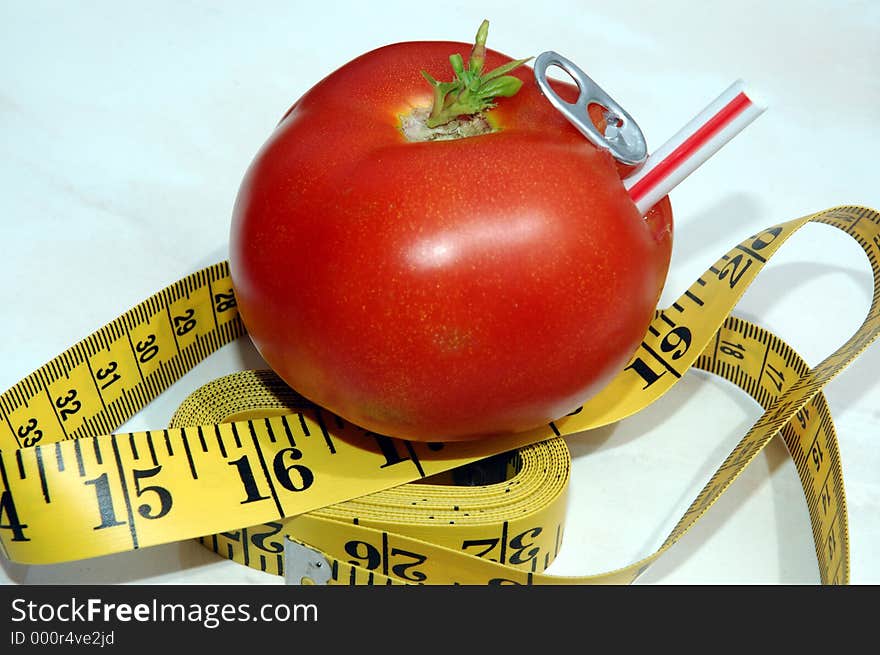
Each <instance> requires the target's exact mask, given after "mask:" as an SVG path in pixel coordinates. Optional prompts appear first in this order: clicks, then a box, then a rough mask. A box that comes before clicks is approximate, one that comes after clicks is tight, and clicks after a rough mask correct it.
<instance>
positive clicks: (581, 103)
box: [534, 50, 648, 166]
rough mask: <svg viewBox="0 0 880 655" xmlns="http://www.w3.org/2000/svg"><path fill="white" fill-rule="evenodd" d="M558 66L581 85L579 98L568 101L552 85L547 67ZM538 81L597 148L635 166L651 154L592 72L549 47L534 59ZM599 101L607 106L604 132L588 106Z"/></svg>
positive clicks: (621, 110)
mask: <svg viewBox="0 0 880 655" xmlns="http://www.w3.org/2000/svg"><path fill="white" fill-rule="evenodd" d="M550 66H558V67H559V68H561V69H562V70H564V71H565V72H566V73H568V74H569V75H571V77H572V79H574V81H575V82H576V83H577V86H578V91H579V94H578V98H577V101H576V102H574V103H570V102H566V101H565V100H563V99H562V98H560V97H559V95H558V94H557V93H556V92H555V91H554V90H553V89H552V88H551V87H550V82H549V81H548V80H547V69H548V68H550ZM534 70H535V81H537V83H538V87H540V89H541V91H542V93H543V94H544V95H545V96H546V97H547V99H548V100H549V101H550V104H552V105H553V106H554V107H556V109H558V110H559V111H560V112H561V113H562V115H563V116H565V117H566V118H567V119H568V120H569V121H570V122H571V123H572V124H573V125H574V126H575V127H576V128H577V129H578V130H579V131H580V133H581V134H583V135H584V136H585V137H587V138H588V139H589V140H590V141H591V142H592V143H593V144H594V145H595V146H596V147H598V148H602V149H603V150H607V151H609V152H610V153H611V154H612V155H613V156H614V158H615V159H616V160H617V161H619V162H620V163H622V164H627V165H630V166H636V165H639V164H641V163H643V162H644V161H645V159H646V158H647V157H648V145H647V143H646V142H645V136H644V135H643V134H642V130H641V128H639V126H638V124H637V123H636V122H635V121H634V120H633V118H632V116H630V115H629V114H628V113H627V111H626V110H625V109H624V108H623V107H621V106H620V105H619V104H617V102H616V101H615V100H614V98H612V97H611V96H609V95H608V94H607V93H606V92H605V90H604V89H603V88H602V87H600V86H599V85H598V84H596V83H595V82H594V81H593V80H592V79H590V77H589V75H587V74H586V73H585V72H584V71H582V70H581V69H580V68H578V67H577V66H576V65H575V64H574V63H572V62H571V61H569V60H568V59H566V58H565V57H563V56H562V55H560V54H558V53H556V52H553V51H552V50H548V51H547V52H542V53H541V54H540V55H538V57H537V58H536V59H535V65H534ZM594 103H595V104H597V105H600V106H602V107H603V108H604V109H605V119H606V122H607V123H608V126H607V127H606V128H605V134H602V133H601V132H599V130H597V129H596V126H595V125H593V121H591V120H590V115H589V113H588V107H589V105H591V104H594Z"/></svg>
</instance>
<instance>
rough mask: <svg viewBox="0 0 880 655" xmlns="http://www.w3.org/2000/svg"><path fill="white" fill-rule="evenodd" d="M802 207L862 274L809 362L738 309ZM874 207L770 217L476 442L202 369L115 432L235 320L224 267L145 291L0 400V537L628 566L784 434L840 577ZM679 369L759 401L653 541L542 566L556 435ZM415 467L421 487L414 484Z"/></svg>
mask: <svg viewBox="0 0 880 655" xmlns="http://www.w3.org/2000/svg"><path fill="white" fill-rule="evenodd" d="M810 222H819V223H824V224H827V225H830V226H833V227H835V228H838V229H840V230H843V231H844V232H846V233H847V234H848V235H850V236H851V237H852V238H854V239H855V240H856V241H857V242H858V243H859V245H861V247H862V248H863V250H864V251H865V253H866V255H867V257H868V261H869V262H870V265H871V268H872V271H873V276H874V293H873V299H872V303H871V306H870V309H869V312H868V315H867V317H866V318H865V321H864V323H863V324H862V325H861V327H860V328H859V329H858V330H857V331H856V332H855V334H853V335H852V336H851V337H850V338H849V339H848V340H847V341H846V343H844V344H843V345H842V346H841V347H840V348H838V349H837V350H836V351H835V352H834V353H832V354H831V355H830V356H828V357H827V358H826V359H825V360H824V361H822V362H821V363H819V364H818V365H817V366H815V367H813V368H810V367H809V366H808V365H807V364H806V363H805V362H804V361H803V360H802V359H801V358H800V357H799V356H798V355H797V354H796V353H795V352H794V351H793V350H792V349H791V348H790V347H789V346H788V345H787V344H785V343H784V342H783V341H782V340H781V339H779V338H777V337H776V336H774V335H772V334H771V333H769V332H768V331H766V330H764V329H762V328H760V327H759V326H757V325H755V324H752V323H750V322H748V321H745V320H742V319H740V318H738V317H736V316H734V315H733V314H732V313H731V312H732V310H733V308H734V307H735V305H736V303H737V302H738V300H739V298H740V297H741V296H742V294H743V293H744V291H745V289H746V288H747V287H748V286H749V284H751V282H752V281H753V280H754V279H755V277H756V276H757V275H758V273H759V272H760V270H761V269H762V267H763V266H764V264H765V263H766V262H767V261H768V260H769V259H770V257H772V255H773V254H774V253H775V252H776V251H777V250H778V249H779V248H780V247H781V245H782V244H783V243H784V242H785V241H786V239H788V237H789V236H791V235H792V234H793V233H795V232H796V231H797V230H798V229H800V228H801V227H802V226H803V225H805V224H807V223H810ZM878 257H880V214H878V212H876V211H874V210H871V209H868V208H865V207H857V206H850V207H838V208H834V209H830V210H826V211H823V212H819V213H816V214H813V215H810V216H806V217H804V218H800V219H796V220H792V221H789V222H786V223H782V224H779V225H776V226H773V227H770V228H768V229H766V230H764V231H762V232H760V233H758V234H755V235H753V236H752V237H750V238H748V239H746V240H745V241H743V242H742V243H740V244H738V245H736V246H735V247H734V248H733V249H731V250H730V251H729V252H727V253H726V254H724V255H723V256H722V257H721V258H720V259H719V260H718V261H717V262H716V263H715V264H714V265H713V266H710V267H709V269H708V270H707V271H706V272H705V273H704V274H703V275H701V276H700V277H699V278H698V279H697V280H696V281H695V282H694V284H693V285H691V286H690V287H689V288H688V289H687V290H686V291H685V292H684V294H683V295H682V296H681V297H680V298H679V299H678V300H677V301H676V302H674V303H672V305H671V306H670V307H668V308H666V309H663V310H660V311H658V312H657V313H656V316H655V319H654V321H653V322H652V323H651V325H650V327H649V329H648V332H647V333H646V334H645V337H644V340H643V341H642V343H641V344H640V346H639V348H638V350H637V351H636V353H635V354H634V355H633V357H632V358H631V360H630V362H629V363H628V365H627V366H626V368H625V369H624V370H623V371H621V372H620V374H619V375H618V376H617V377H616V378H615V379H613V380H612V381H611V382H610V383H609V384H608V386H606V387H605V388H604V389H603V390H602V392H600V393H599V394H598V395H597V396H595V397H594V398H592V399H591V400H590V401H589V402H587V403H586V404H585V405H583V406H582V407H580V408H578V409H577V410H576V411H574V412H572V413H571V414H569V415H568V416H566V417H564V418H562V419H559V420H557V421H554V422H552V423H550V424H549V425H547V426H545V427H543V428H541V429H536V430H533V431H530V432H527V433H522V434H517V435H513V436H504V437H497V438H493V439H488V440H484V441H479V442H452V443H421V442H408V441H402V440H397V439H391V438H388V437H385V436H382V435H377V434H374V433H371V432H367V431H365V430H363V429H360V428H358V427H357V426H354V425H351V424H348V423H346V422H345V421H342V420H341V419H340V418H338V417H337V416H335V415H333V414H331V413H329V412H326V411H324V410H322V409H321V408H319V407H316V406H314V405H312V404H310V403H308V402H307V401H306V400H304V399H303V398H301V397H299V396H298V395H297V394H296V393H295V392H293V391H292V390H291V389H289V388H288V387H287V386H286V385H284V384H283V383H282V382H281V381H280V380H279V379H278V378H277V377H276V376H275V375H274V374H272V373H271V372H268V371H246V372H243V373H236V374H233V375H230V376H227V377H224V378H220V379H219V380H215V381H214V382H211V383H209V384H207V385H205V386H203V387H202V388H200V389H199V390H197V391H196V392H195V393H193V394H192V395H191V396H189V397H188V398H187V399H186V400H185V401H184V402H183V404H182V405H181V406H180V408H178V410H177V412H176V413H175V415H174V416H173V417H172V420H171V422H170V425H169V427H168V428H165V429H159V430H150V431H145V432H136V433H118V432H114V431H115V430H117V429H118V427H119V426H120V425H122V424H123V423H124V422H125V421H126V420H128V419H129V418H130V417H131V416H133V415H134V414H136V413H137V412H138V411H140V409H141V408H143V407H144V406H145V405H146V404H147V403H149V402H150V401H151V400H152V399H153V398H155V397H156V396H157V395H158V394H159V393H161V392H162V391H163V390H164V389H166V388H168V387H169V386H170V385H171V384H172V383H173V382H174V381H175V380H176V379H178V378H180V377H181V376H182V375H183V374H184V373H185V372H186V371H188V370H189V369H191V368H192V367H193V366H194V365H195V364H197V363H198V362H199V361H201V360H202V359H204V358H205V357H207V356H208V355H210V354H211V353H212V352H214V351H216V350H217V349H218V348H220V347H221V346H222V345H224V344H226V343H229V342H231V341H233V340H235V339H236V338H238V337H240V336H242V335H243V334H244V332H245V330H244V327H243V325H242V323H241V320H240V318H239V316H238V312H237V309H236V305H235V296H234V294H233V292H232V288H231V283H230V279H229V271H228V265H227V264H226V263H225V262H223V263H220V264H216V265H214V266H211V267H208V268H206V269H203V270H201V271H198V272H196V273H194V274H192V275H190V276H188V277H186V278H184V279H182V280H180V281H178V282H176V283H174V284H172V285H171V286H169V287H167V288H165V289H163V290H162V291H160V292H158V293H157V294H155V295H154V296H152V297H151V298H149V299H147V300H146V301H144V302H143V303H141V304H140V305H138V306H136V307H134V308H133V309H131V310H130V311H128V312H126V313H125V314H123V315H122V316H120V317H119V318H117V319H116V320H114V321H112V322H111V323H109V324H107V325H105V326H104V327H102V328H101V329H99V330H98V331H96V332H95V333H93V334H91V335H89V336H88V337H86V338H85V339H83V340H82V341H80V342H79V343H77V344H76V345H74V346H73V347H71V348H70V349H68V350H66V351H65V352H63V353H61V354H60V355H58V356H57V357H55V358H54V359H53V360H51V361H50V362H48V363H47V364H45V365H44V366H42V367H41V368H39V369H38V370H36V371H34V372H33V373H32V374H30V375H28V376H27V377H26V378H24V379H23V380H21V381H20V382H19V383H17V384H16V385H14V386H13V387H12V388H11V389H9V390H7V391H6V392H5V393H3V394H2V396H0V415H2V420H0V485H2V487H0V488H2V495H0V545H2V549H3V552H4V554H5V556H6V557H7V558H8V559H10V560H12V561H15V562H21V563H28V564H45V563H53V562H61V561H69V560H76V559H82V558H88V557H95V556H99V555H104V554H108V553H114V552H120V551H126V550H133V549H138V548H143V547H146V546H150V545H154V544H160V543H168V542H171V541H178V540H181V539H187V538H196V539H198V540H199V541H200V542H201V543H202V544H204V545H205V546H206V547H208V548H211V549H213V550H214V551H216V552H217V553H218V554H220V555H222V556H225V557H229V558H231V559H233V560H235V561H238V562H241V563H242V564H244V565H247V566H252V567H254V568H258V569H260V570H263V571H268V572H271V573H276V574H279V575H285V573H286V574H287V577H288V579H292V580H293V581H294V582H299V581H300V579H304V578H307V579H310V580H312V581H316V582H331V583H337V584H398V583H416V584H454V583H460V584H507V583H514V584H588V583H629V582H632V581H634V580H635V579H636V578H637V577H638V576H639V575H640V574H641V573H642V572H644V570H645V569H647V567H648V566H650V564H651V563H652V562H653V561H654V560H656V559H657V558H658V557H660V556H661V555H662V554H663V553H664V552H665V551H666V550H667V549H668V548H669V547H670V546H672V544H674V543H675V542H676V541H677V540H678V539H680V538H681V537H682V535H684V534H685V533H686V532H687V531H688V530H689V529H690V528H691V527H692V526H693V525H694V524H695V523H696V522H697V521H698V520H699V518H700V517H701V516H702V515H703V514H704V513H705V512H706V510H707V509H708V508H709V507H710V506H711V505H712V504H713V503H714V502H715V501H716V500H717V499H718V498H719V497H720V496H721V494H723V493H724V491H725V490H726V489H727V487H728V486H729V485H730V484H731V483H732V482H733V481H734V480H735V479H736V478H737V476H739V474H740V473H741V472H742V471H743V470H744V469H745V468H746V467H747V466H748V464H749V463H750V462H751V461H752V460H753V459H754V457H755V456H756V455H757V454H758V453H759V452H760V451H761V450H762V449H763V448H764V446H765V445H767V443H769V441H770V440H771V439H773V437H775V436H776V435H780V436H781V437H782V438H783V439H784V441H785V443H786V445H787V447H788V452H789V453H790V455H791V457H792V458H793V460H794V463H795V465H796V467H797V470H798V474H799V477H800V481H801V485H802V487H803V492H804V497H805V500H806V502H807V507H808V510H809V513H810V520H811V525H812V530H813V537H814V541H815V547H816V555H817V559H818V562H819V570H820V575H821V579H822V582H823V583H831V584H835V583H838V584H839V583H846V582H848V581H849V544H848V538H847V511H846V500H845V496H844V489H843V478H842V473H841V467H840V461H839V457H838V448H837V440H836V436H835V431H834V426H833V423H832V420H831V416H830V414H829V412H828V407H827V405H826V402H825V399H824V396H823V394H822V392H821V389H822V388H823V386H824V385H825V384H827V383H828V382H829V381H830V380H831V379H832V378H833V377H834V376H835V375H837V374H838V373H839V372H840V371H841V370H843V369H844V368H845V367H846V366H847V365H848V364H849V363H850V362H852V361H853V359H855V358H856V357H857V356H858V355H859V354H860V353H861V352H862V351H863V350H864V349H865V348H866V347H868V345H869V344H870V343H871V342H872V341H873V340H874V339H875V338H876V337H877V335H878V334H880V302H878V298H880V263H878ZM691 367H697V368H699V369H703V370H706V371H710V372H713V373H715V374H717V375H719V376H721V377H723V378H725V379H727V380H730V381H731V382H733V383H734V384H735V385H737V386H739V387H740V388H741V389H743V391H745V392H746V393H747V394H749V395H750V396H752V397H753V398H754V399H755V400H756V401H757V402H758V403H760V405H761V406H762V407H763V408H764V413H763V415H762V416H761V417H760V418H759V419H758V421H757V422H756V423H755V424H754V425H753V426H752V427H751V429H749V430H748V432H747V433H746V434H745V436H743V438H742V439H741V441H740V442H739V443H738V444H737V445H736V446H735V447H734V449H733V450H732V451H731V453H730V454H729V455H728V456H727V458H726V459H725V460H724V461H723V462H722V463H721V465H720V466H719V467H718V469H717V470H716V471H715V473H714V474H713V475H712V476H711V478H710V479H709V481H708V482H707V483H706V485H705V486H704V487H703V489H702V490H701V491H700V492H699V493H698V494H697V497H696V498H695V499H694V501H693V503H692V504H691V505H690V507H689V508H688V509H687V511H686V512H685V513H684V514H683V515H682V517H681V519H680V520H679V521H678V523H677V525H676V526H675V527H674V529H673V530H672V532H671V533H670V534H669V536H668V537H667V538H666V540H665V541H664V542H663V544H662V545H661V546H660V548H659V549H657V551H655V552H654V553H652V554H650V555H649V556H647V557H645V558H644V559H642V560H640V561H638V562H635V563H633V564H631V565H629V566H626V567H624V568H621V569H618V570H615V571H610V572H607V573H601V574H596V575H590V576H579V577H558V576H551V575H548V574H546V573H544V570H545V569H546V568H547V567H548V566H549V564H550V562H552V561H553V558H554V557H555V555H556V554H557V553H558V550H559V548H560V544H561V539H562V532H563V527H564V526H563V520H564V515H565V499H566V488H567V483H568V478H569V471H570V458H569V453H568V450H567V448H566V445H565V441H564V440H563V439H562V437H565V436H567V435H572V434H575V433H577V432H581V431H584V430H590V429H593V428H596V427H599V426H602V425H607V424H609V423H613V422H615V421H619V420H621V419H623V418H625V417H627V416H630V415H632V414H634V413H636V412H638V411H639V410H641V409H643V408H644V407H646V406H647V405H649V404H650V403H652V402H654V401H655V400H657V399H658V398H660V397H661V396H662V395H663V394H664V393H665V392H666V391H668V390H669V389H670V388H671V387H672V386H673V385H674V384H675V383H676V382H677V381H678V380H679V379H680V378H681V376H682V375H683V374H684V373H685V372H686V371H687V370H688V369H689V368H691ZM414 482H419V484H412V483H414Z"/></svg>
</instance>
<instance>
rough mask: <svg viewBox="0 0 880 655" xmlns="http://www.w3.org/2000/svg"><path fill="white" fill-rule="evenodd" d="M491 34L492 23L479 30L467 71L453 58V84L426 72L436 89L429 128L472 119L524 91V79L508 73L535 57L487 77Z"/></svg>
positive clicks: (482, 25) (505, 67)
mask: <svg viewBox="0 0 880 655" xmlns="http://www.w3.org/2000/svg"><path fill="white" fill-rule="evenodd" d="M488 33H489V21H488V20H484V21H483V22H482V23H481V24H480V28H479V29H478V30H477V36H476V38H475V39H474V47H473V48H472V49H471V54H470V57H469V58H468V64H467V68H465V65H464V60H463V59H462V56H461V55H460V54H458V53H456V54H454V55H450V57H449V63H450V64H452V70H453V71H454V72H455V79H453V80H452V81H451V82H438V81H437V80H436V79H434V78H433V77H432V76H431V75H430V74H429V73H428V72H427V71H424V70H423V71H422V77H424V78H425V79H426V80H427V81H428V83H429V84H430V85H431V86H432V87H434V103H433V105H432V106H431V111H430V114H429V115H428V117H427V120H426V121H425V125H426V126H427V127H428V128H436V127H437V126H439V125H444V124H446V123H449V122H450V121H453V120H456V119H458V118H459V117H460V116H462V115H466V116H471V115H474V114H479V113H480V112H482V111H485V110H487V109H491V108H492V107H494V106H495V98H509V97H510V96H512V95H515V94H516V92H517V91H519V90H520V87H522V80H521V79H519V78H518V77H515V76H513V75H508V74H507V73H509V72H511V71H512V70H514V69H516V68H518V67H519V66H522V65H523V64H524V63H526V62H527V61H529V59H531V57H526V58H525V59H517V60H514V61H510V62H508V63H506V64H503V65H502V66H499V67H498V68H495V69H493V70H491V71H489V72H488V73H483V65H484V63H485V59H486V37H487V35H488Z"/></svg>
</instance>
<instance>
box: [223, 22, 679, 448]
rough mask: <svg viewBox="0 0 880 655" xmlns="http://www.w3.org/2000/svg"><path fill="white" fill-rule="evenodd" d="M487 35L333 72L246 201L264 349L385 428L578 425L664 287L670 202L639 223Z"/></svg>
mask: <svg viewBox="0 0 880 655" xmlns="http://www.w3.org/2000/svg"><path fill="white" fill-rule="evenodd" d="M487 30H488V23H486V22H484V23H483V24H482V25H481V27H480V29H479V31H478V33H477V37H476V42H475V44H474V45H473V46H471V45H468V44H464V43H457V42H445V41H416V42H406V43H395V44H393V45H388V46H385V47H381V48H378V49H376V50H373V51H371V52H368V53H366V54H364V55H361V56H360V57H358V58H356V59H354V60H353V61H351V62H349V63H347V64H345V65H344V66H342V67H341V68H339V69H338V70H336V71H335V72H333V73H331V74H330V75H328V76H327V77H325V78H324V79H323V80H321V81H320V82H318V83H317V84H316V85H315V86H314V87H312V88H311V89H310V90H309V91H307V92H306V93H305V94H304V95H303V96H302V97H301V98H300V99H299V100H297V101H296V102H295V104H294V105H293V106H292V107H291V108H290V109H289V110H288V112H287V113H286V114H285V115H284V117H283V118H282V120H281V121H280V123H279V124H278V125H277V126H276V128H275V129H274V131H273V132H272V133H271V134H270V135H269V138H268V140H267V141H266V143H265V144H264V145H263V146H262V148H261V149H260V150H259V152H258V153H257V155H256V157H255V158H254V160H253V162H252V163H251V165H250V167H249V169H248V171H247V173H246V175H245V177H244V180H243V182H242V184H241V188H240V190H239V194H238V197H237V199H236V203H235V207H234V211H233V220H232V228H231V236H230V268H231V273H232V280H233V285H234V289H235V294H236V298H237V302H238V306H239V310H240V312H241V316H242V319H243V321H244V323H245V325H246V327H247V330H248V332H249V334H250V337H251V339H252V340H253V343H254V344H255V346H256V348H257V349H258V351H259V352H260V354H261V355H262V356H263V358H264V359H265V360H266V362H267V363H268V364H269V366H270V367H271V368H272V369H273V370H274V371H275V372H276V373H277V374H278V375H279V376H280V377H281V378H282V379H283V380H284V381H285V382H286V383H287V384H289V385H290V386H291V387H292V388H293V389H295V390H296V391H297V392H299V393H300V394H302V395H303V396H305V397H306V398H308V399H310V400H312V401H314V402H315V403H317V404H318V405H320V406H322V407H324V408H326V409H328V410H330V411H332V412H334V413H336V414H338V415H339V416H341V417H343V418H345V419H347V420H349V421H351V422H352V423H355V424H356V425H359V426H361V427H363V428H365V429H367V430H370V431H373V432H376V433H379V434H384V435H390V436H395V437H403V438H409V439H415V440H432V441H449V440H457V439H475V438H480V437H485V436H488V435H493V434H498V433H509V432H517V431H522V430H527V429H531V428H534V427H537V426H539V425H542V424H546V423H547V422H549V421H552V420H555V419H558V418H560V417H561V416H564V415H565V414H567V413H569V412H571V411H572V410H574V409H575V408H577V407H579V406H580V405H581V404H582V403H583V402H584V401H585V400H587V399H588V398H590V397H591V396H592V395H594V394H595V393H596V392H597V391H598V390H599V389H601V388H602V387H603V386H604V385H605V384H606V383H607V382H608V381H609V380H610V379H611V378H612V377H613V376H614V375H615V374H617V373H618V372H619V371H620V370H622V368H623V367H624V366H625V365H626V363H627V362H628V360H629V359H630V357H631V356H632V355H633V353H634V352H635V349H636V348H637V347H638V345H639V343H640V341H641V339H642V338H643V336H644V334H645V331H646V329H647V326H648V324H649V322H650V320H651V319H652V318H653V313H654V310H655V308H656V305H657V302H658V300H659V297H660V293H661V291H662V288H663V284H664V281H665V278H666V273H667V270H668V266H669V261H670V255H671V247H672V210H671V208H670V205H669V201H668V198H664V199H663V200H662V201H661V202H659V203H658V204H657V205H656V206H655V207H654V208H653V209H652V210H651V211H650V212H649V213H648V215H647V216H644V217H643V216H642V215H640V213H639V211H638V210H637V209H636V207H635V205H634V204H633V202H632V200H631V199H630V197H629V196H628V195H627V193H626V191H625V189H624V187H623V184H622V182H621V171H620V170H619V168H618V166H617V164H616V162H615V160H614V159H613V158H612V157H611V155H609V154H608V153H607V152H604V151H601V150H599V149H598V148H596V147H595V146H594V145H592V144H591V143H590V142H589V141H588V140H587V139H585V138H584V137H583V136H582V135H581V134H580V133H579V132H578V131H577V130H576V129H575V128H574V127H573V126H572V125H571V124H570V123H569V122H568V121H567V120H566V119H565V118H564V117H563V116H562V115H560V114H559V113H558V112H557V111H556V110H555V109H554V108H553V107H552V106H551V105H550V103H549V102H548V101H547V99H546V98H545V97H544V96H543V95H542V94H541V92H540V90H539V89H538V86H537V84H536V83H535V81H534V79H533V75H532V71H531V69H530V68H529V67H528V65H527V60H525V59H513V58H511V57H509V56H507V55H504V54H501V53H500V52H496V51H493V50H490V49H487V48H486V46H485V43H486V35H487ZM468 48H470V56H469V58H468V60H467V61H465V60H464V58H463V57H462V55H461V54H460V53H461V52H466V51H467V49H468ZM450 66H451V68H452V70H451V71H450V70H449V68H450ZM450 73H451V75H450ZM450 77H451V80H450V81H439V80H447V79H449V78H450ZM565 86H566V85H563V84H561V83H560V89H561V90H564V88H563V87H565ZM568 87H569V91H570V90H571V85H568Z"/></svg>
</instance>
